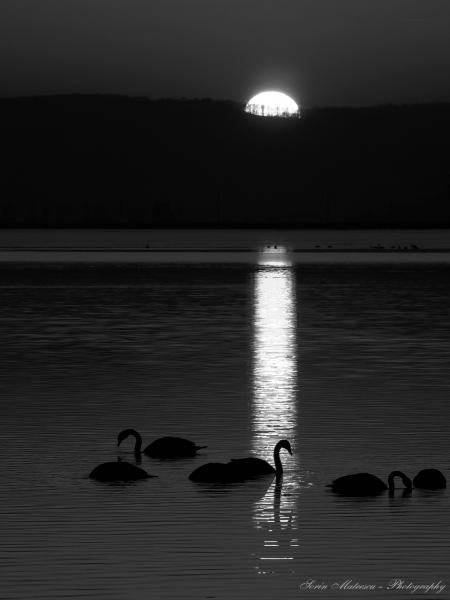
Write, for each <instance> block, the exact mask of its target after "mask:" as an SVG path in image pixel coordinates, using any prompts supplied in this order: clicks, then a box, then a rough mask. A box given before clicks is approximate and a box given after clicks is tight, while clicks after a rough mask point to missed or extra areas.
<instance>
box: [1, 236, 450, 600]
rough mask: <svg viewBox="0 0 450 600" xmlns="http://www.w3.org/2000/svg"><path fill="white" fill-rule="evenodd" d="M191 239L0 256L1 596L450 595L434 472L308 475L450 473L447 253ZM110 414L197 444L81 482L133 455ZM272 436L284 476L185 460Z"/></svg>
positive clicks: (120, 423) (260, 446) (445, 516)
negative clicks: (223, 249)
mask: <svg viewBox="0 0 450 600" xmlns="http://www.w3.org/2000/svg"><path fill="white" fill-rule="evenodd" d="M275 239H276V240H277V241H279V240H280V238H275ZM378 239H380V238H378ZM410 239H411V242H414V240H415V239H417V238H410ZM270 241H273V240H270ZM282 242H283V243H286V242H285V241H284V240H281V241H279V243H282ZM440 244H441V245H442V242H440ZM20 245H21V246H23V245H24V244H23V243H22V244H20ZM30 245H32V244H30ZM203 256H204V259H203V262H202V261H199V260H197V261H196V262H191V263H189V264H178V263H176V262H175V263H173V264H167V263H165V264H160V263H158V262H155V261H153V262H152V261H147V262H146V263H145V264H144V263H142V264H133V263H132V262H128V263H124V262H117V260H115V259H114V256H110V257H109V260H108V263H107V264H105V263H103V264H100V263H98V262H89V261H88V260H87V261H85V262H84V264H80V263H77V264H75V263H70V262H69V263H65V264H59V263H57V262H54V261H52V263H48V262H42V260H40V261H39V260H36V262H34V263H33V264H29V263H23V262H22V263H21V262H20V261H19V262H15V263H11V262H3V263H2V264H0V273H1V278H0V328H1V332H2V335H1V342H2V343H1V345H0V364H1V370H0V392H1V403H0V422H1V424H2V440H1V442H2V447H1V453H0V472H1V474H2V485H1V486H0V531H1V537H0V571H1V574H0V582H1V584H0V585H1V588H0V597H1V598H11V599H19V598H20V599H28V598H33V599H34V598H45V599H49V598H58V599H61V598H83V599H88V598H99V599H105V600H114V599H118V600H119V599H120V600H123V599H139V600H141V599H142V600H144V599H145V600H147V599H150V598H158V599H159V598H161V599H171V600H172V599H178V598H180V599H181V598H182V599H185V598H187V599H195V600H198V599H202V598H217V599H231V598H237V599H241V598H242V599H248V598H258V599H260V598H262V599H266V598H267V599H274V598H277V597H279V598H283V599H284V598H287V599H294V598H315V597H318V598H324V599H328V598H375V597H380V598H381V597H383V598H384V597H399V598H400V597H407V596H411V595H413V597H414V596H415V597H430V596H435V595H438V596H440V597H450V593H449V586H450V578H449V577H448V572H449V571H448V557H449V555H450V539H449V535H448V532H449V525H450V510H449V509H450V500H449V498H450V492H449V491H448V490H444V491H435V492H431V491H428V492H427V491H419V490H414V491H413V493H412V494H411V495H410V496H409V497H405V496H404V495H403V493H402V490H401V489H398V490H396V492H395V494H394V496H392V497H390V496H389V495H387V494H383V495H381V496H379V497H375V498H345V497H340V496H336V495H334V494H333V493H331V492H330V491H329V490H328V489H327V488H326V487H325V485H326V484H327V483H329V482H330V481H331V480H332V479H334V478H336V477H338V476H340V475H344V474H348V473H352V472H358V471H368V472H371V473H374V474H376V475H378V476H379V477H381V478H382V479H383V480H386V479H387V475H388V474H389V472H390V471H392V470H396V469H400V470H402V471H404V472H405V473H406V474H407V475H409V476H410V477H412V476H414V475H415V474H416V473H417V472H418V471H419V470H420V469H422V468H426V467H435V468H439V469H441V470H442V471H443V472H444V474H445V475H446V476H447V477H449V474H450V436H449V434H448V417H449V415H450V407H449V396H450V310H449V307H450V264H447V263H446V262H445V261H441V262H434V261H432V260H428V261H427V262H426V263H424V264H421V263H420V262H418V261H415V260H414V258H413V257H411V259H410V260H409V262H402V263H401V262H398V261H397V262H396V261H395V260H391V261H389V262H386V261H384V262H383V263H379V262H377V261H372V262H371V264H360V263H357V262H352V261H351V260H346V261H344V262H341V263H338V264H330V263H329V262H327V258H326V257H322V259H320V260H318V261H317V262H316V264H296V261H295V260H294V261H291V260H283V257H281V260H278V258H280V257H275V259H273V257H272V258H271V260H269V261H265V260H260V261H259V264H258V261H256V262H253V263H252V262H245V263H242V264H241V263H236V262H231V259H230V261H225V262H219V263H216V264H211V262H210V261H209V260H208V256H209V255H208V254H204V255H203ZM55 258H57V256H56V255H55ZM272 259H273V260H272ZM126 427H133V428H135V429H137V430H138V431H139V432H140V433H141V434H142V436H143V438H144V444H147V443H149V442H150V441H151V440H153V439H155V438H157V437H160V436H163V435H180V436H183V437H187V438H189V439H192V440H194V441H195V442H197V443H198V444H201V445H207V446H208V448H207V449H204V450H202V451H201V452H200V455H199V456H197V457H196V458H189V459H184V460H178V461H175V460H172V461H161V460H155V459H150V458H147V457H145V456H144V457H143V459H142V465H141V466H142V467H143V468H145V469H146V470H147V471H148V472H149V473H152V474H154V475H158V479H151V480H145V481H141V482H136V483H133V484H127V485H119V484H101V483H97V482H95V481H92V480H90V479H89V478H88V477H87V476H88V474H89V472H90V471H91V470H92V468H93V467H94V466H96V465H97V464H99V463H101V462H105V461H108V460H115V458H116V457H117V456H121V457H122V458H123V460H129V461H134V455H133V452H132V443H131V441H130V440H127V441H126V442H124V443H123V444H122V446H121V447H120V449H118V448H117V445H116V438H117V433H118V432H119V431H120V430H121V429H124V428H126ZM281 438H287V439H289V440H290V442H291V444H292V447H293V451H294V454H293V456H292V457H290V456H289V455H288V454H287V453H284V454H283V453H282V459H283V464H284V466H285V474H284V479H283V483H282V485H281V486H276V485H275V482H274V481H270V480H269V481H254V482H248V483H244V484H236V485H230V486H206V485H199V484H195V483H193V482H191V481H189V480H188V475H189V473H190V472H191V471H192V470H193V469H194V468H196V467H197V466H199V465H200V464H202V463H204V462H209V461H221V460H228V459H229V458H231V457H242V456H248V455H258V456H260V457H262V458H265V459H266V460H269V461H270V462H272V460H273V459H272V450H273V446H274V444H275V443H276V441H278V440H279V439H281ZM398 485H400V483H398ZM393 579H398V580H402V581H403V584H404V585H407V584H409V583H411V585H421V584H423V585H431V584H435V585H438V584H439V582H440V585H444V586H446V588H445V589H444V590H443V591H442V592H441V593H440V594H438V593H437V591H436V590H434V591H433V589H430V590H429V591H428V592H426V591H425V590H417V591H416V593H414V594H412V589H411V588H410V589H409V590H404V589H403V590H401V589H398V588H397V589H391V590H389V589H388V587H389V585H390V582H391V580H393ZM312 580H314V582H315V584H314V585H316V586H319V587H320V586H322V589H317V588H316V589H315V590H313V589H311V588H309V586H310V585H312V584H308V583H307V582H311V581H312ZM347 580H351V581H352V583H353V584H355V583H358V584H360V585H362V586H364V585H368V586H370V585H373V586H376V589H375V590H366V591H364V590H361V589H359V590H356V589H353V590H350V589H349V587H348V586H349V584H345V582H346V581H347ZM334 584H338V585H339V586H341V587H342V589H340V590H336V589H333V587H334ZM350 585H351V584H350ZM398 585H399V584H397V586H398ZM324 586H325V587H324Z"/></svg>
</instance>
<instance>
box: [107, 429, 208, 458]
mask: <svg viewBox="0 0 450 600" xmlns="http://www.w3.org/2000/svg"><path fill="white" fill-rule="evenodd" d="M130 435H132V436H134V438H135V440H136V443H135V445H134V453H135V455H136V456H140V454H141V447H142V437H141V435H140V434H139V433H138V432H137V431H136V430H135V429H124V430H123V431H121V432H120V433H119V435H118V436H117V445H118V446H120V444H121V443H122V442H123V440H124V439H126V438H127V437H128V436H130ZM202 448H207V446H197V445H196V444H194V442H191V441H189V440H185V439H183V438H179V437H162V438H159V439H157V440H155V441H154V442H152V443H151V444H149V445H148V446H147V447H146V448H144V450H142V452H143V453H144V454H146V455H147V456H151V457H152V458H182V457H184V456H195V455H196V454H197V450H201V449H202Z"/></svg>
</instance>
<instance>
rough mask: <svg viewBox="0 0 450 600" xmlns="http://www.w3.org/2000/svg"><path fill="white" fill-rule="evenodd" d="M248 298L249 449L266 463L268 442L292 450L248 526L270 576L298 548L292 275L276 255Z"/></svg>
mask: <svg viewBox="0 0 450 600" xmlns="http://www.w3.org/2000/svg"><path fill="white" fill-rule="evenodd" d="M266 259H267V260H266ZM254 294H255V298H254V318H253V324H254V333H253V336H254V337H253V407H252V409H253V410H252V450H253V453H254V454H255V455H256V456H261V457H262V458H265V459H268V458H270V455H271V452H272V448H273V446H274V443H275V442H276V441H277V440H278V439H280V438H287V439H289V440H290V441H291V444H292V451H293V457H292V459H291V460H289V461H288V463H286V469H285V475H284V478H283V479H282V480H277V481H276V482H274V483H273V484H272V486H271V487H270V488H269V489H268V491H267V492H266V494H265V495H264V496H263V497H262V498H260V499H259V500H258V501H257V502H255V504H254V507H253V523H254V526H255V529H256V530H257V531H258V532H260V533H261V534H263V540H264V550H263V551H258V555H256V554H255V556H256V558H257V559H258V564H257V566H256V567H255V568H256V570H257V572H258V573H259V574H265V573H268V572H273V571H271V570H273V567H274V565H275V564H276V565H277V567H276V568H277V571H278V570H279V569H282V570H283V569H284V567H282V565H284V566H285V567H286V566H287V565H288V564H289V563H290V562H291V561H292V560H293V553H292V552H293V548H294V547H296V546H298V545H299V544H298V536H297V523H296V510H295V504H296V496H297V493H298V492H297V490H298V483H297V481H295V479H294V477H295V475H294V473H296V472H298V468H299V452H298V444H297V404H296V403H297V315H296V290H295V271H294V269H293V268H292V267H291V265H290V262H289V259H288V257H287V256H286V257H284V256H283V253H282V252H278V253H277V255H276V256H267V257H266V256H265V255H262V260H261V261H260V264H259V267H258V270H257V271H256V272H255V279H254ZM277 561H280V562H277ZM269 563H270V566H269Z"/></svg>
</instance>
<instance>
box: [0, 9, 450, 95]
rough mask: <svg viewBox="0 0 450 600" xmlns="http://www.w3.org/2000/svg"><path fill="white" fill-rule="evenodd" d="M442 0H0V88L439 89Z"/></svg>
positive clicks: (444, 45) (444, 60)
mask: <svg viewBox="0 0 450 600" xmlns="http://www.w3.org/2000/svg"><path fill="white" fill-rule="evenodd" d="M449 75H450V0H0V96H23V95H41V94H59V93H114V94H126V95H132V96H147V97H149V98H180V97H188V98H195V97H201V98H205V97H209V98H217V99H231V100H238V101H246V100H248V99H249V98H250V97H251V96H253V95H254V94H256V93H257V92H260V91H262V90H267V89H278V90H280V91H283V92H285V93H287V94H289V95H291V96H292V97H293V98H294V99H295V100H296V101H297V102H298V103H299V104H301V105H302V106H342V105H348V106H358V105H360V106H362V105H375V104H386V103H394V104H398V103H416V102H445V101H450V77H449Z"/></svg>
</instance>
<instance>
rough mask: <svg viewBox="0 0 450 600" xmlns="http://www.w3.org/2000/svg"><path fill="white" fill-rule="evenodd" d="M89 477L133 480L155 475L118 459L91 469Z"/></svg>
mask: <svg viewBox="0 0 450 600" xmlns="http://www.w3.org/2000/svg"><path fill="white" fill-rule="evenodd" d="M89 477H90V478H91V479H96V480H97V481H135V480H137V479H148V478H150V477H156V476H155V475H149V474H148V473H147V472H146V471H144V469H140V468H139V467H136V466H135V465H132V464H130V463H127V462H122V461H120V460H119V461H117V462H107V463H103V464H101V465H98V466H97V467H95V469H93V470H92V471H91V473H90V475H89Z"/></svg>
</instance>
